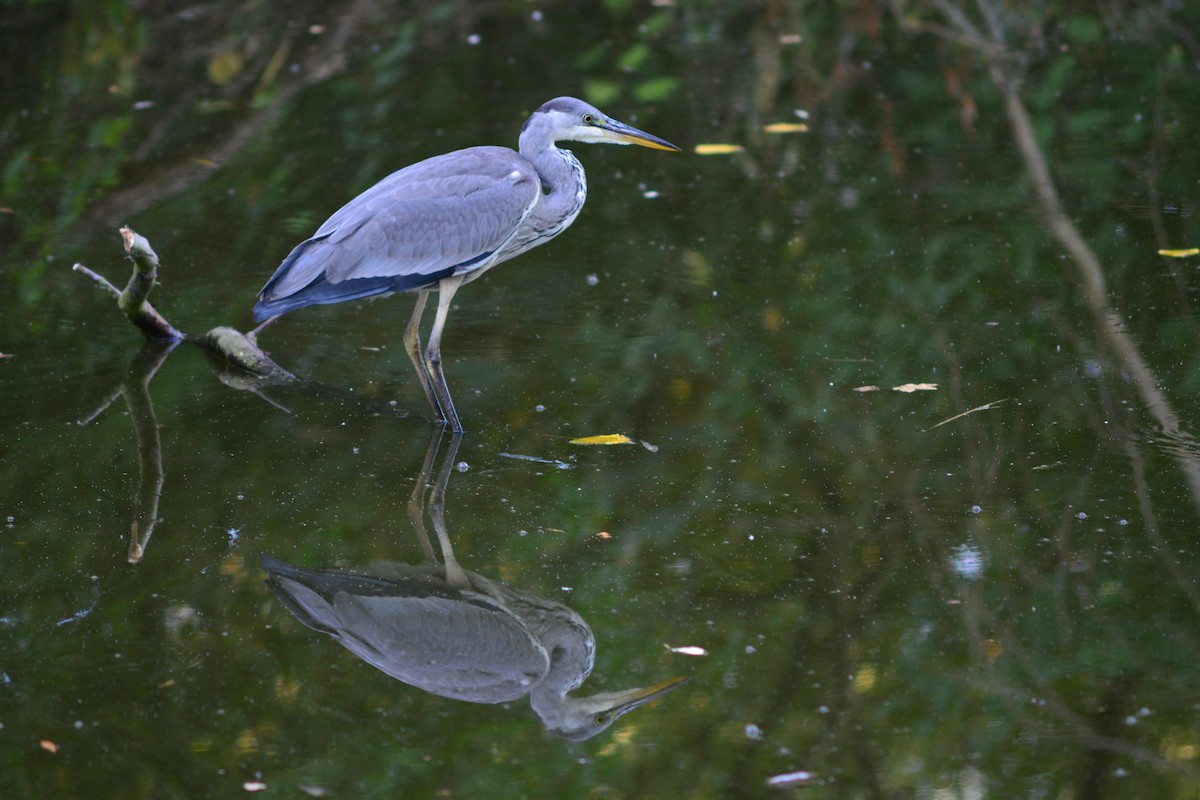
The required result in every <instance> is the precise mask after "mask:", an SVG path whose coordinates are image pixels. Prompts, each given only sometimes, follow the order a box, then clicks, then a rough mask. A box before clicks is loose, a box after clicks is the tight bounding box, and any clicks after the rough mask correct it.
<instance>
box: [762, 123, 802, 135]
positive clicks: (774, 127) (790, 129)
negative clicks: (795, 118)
mask: <svg viewBox="0 0 1200 800" xmlns="http://www.w3.org/2000/svg"><path fill="white" fill-rule="evenodd" d="M763 130H764V131H766V132H767V133H804V132H805V131H807V130H808V126H807V125H805V124H804V123H803V122H772V123H771V124H770V125H766V126H764V127H763Z"/></svg>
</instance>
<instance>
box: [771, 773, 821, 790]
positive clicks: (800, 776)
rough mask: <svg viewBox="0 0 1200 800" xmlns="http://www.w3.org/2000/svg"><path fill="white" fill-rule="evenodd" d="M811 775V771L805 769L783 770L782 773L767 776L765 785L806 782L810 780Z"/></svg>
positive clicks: (784, 785)
mask: <svg viewBox="0 0 1200 800" xmlns="http://www.w3.org/2000/svg"><path fill="white" fill-rule="evenodd" d="M812 777H813V776H812V773H811V772H808V771H807V770H799V771H797V772H785V773H784V774H782V775H772V776H771V777H770V778H767V786H774V787H776V788H784V787H787V786H796V785H797V784H801V783H808V782H809V781H811V780H812Z"/></svg>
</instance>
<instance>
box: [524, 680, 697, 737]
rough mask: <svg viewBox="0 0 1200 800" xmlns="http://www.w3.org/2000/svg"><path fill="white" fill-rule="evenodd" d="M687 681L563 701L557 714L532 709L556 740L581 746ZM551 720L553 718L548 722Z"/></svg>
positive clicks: (535, 708) (566, 698)
mask: <svg viewBox="0 0 1200 800" xmlns="http://www.w3.org/2000/svg"><path fill="white" fill-rule="evenodd" d="M686 680H687V678H672V679H671V680H669V681H663V682H662V683H657V684H655V685H654V686H651V687H649V688H647V689H626V690H625V691H623V692H604V693H602V694H594V695H592V696H591V697H569V696H568V697H564V698H563V699H562V707H561V708H559V709H556V711H557V713H555V714H553V715H551V714H545V713H544V711H543V710H542V709H539V708H538V706H537V705H536V704H535V705H534V710H535V711H537V712H538V715H539V716H541V717H542V723H543V724H544V725H545V726H546V727H547V728H548V729H549V730H550V732H551V733H553V734H554V735H556V736H561V737H562V738H564V739H570V740H571V741H573V742H582V741H583V740H584V739H590V738H592V737H593V736H595V735H596V734H598V733H601V732H602V731H605V730H607V729H608V727H609V726H610V725H612V724H613V723H614V722H616V721H617V719H618V718H620V717H621V716H623V715H625V714H628V713H629V712H630V711H633V710H634V709H635V708H637V707H638V706H640V705H644V704H646V703H649V702H650V701H651V700H655V699H657V698H659V697H662V696H663V695H664V694H666V693H667V692H669V691H671V690H672V689H674V688H675V687H676V686H678V685H679V684H681V683H683V682H684V681H686ZM551 716H553V717H554V718H552V719H551V718H549V717H551Z"/></svg>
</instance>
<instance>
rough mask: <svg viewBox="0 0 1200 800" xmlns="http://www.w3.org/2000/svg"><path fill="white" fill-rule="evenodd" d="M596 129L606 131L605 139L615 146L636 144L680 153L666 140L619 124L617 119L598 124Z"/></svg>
mask: <svg viewBox="0 0 1200 800" xmlns="http://www.w3.org/2000/svg"><path fill="white" fill-rule="evenodd" d="M596 127H597V128H598V129H599V130H601V131H604V138H605V139H607V140H608V141H610V142H612V143H614V144H636V145H640V146H642V147H649V148H650V149H652V150H668V151H670V152H672V153H678V152H679V148H678V147H676V146H675V145H673V144H671V143H670V142H668V141H667V140H666V139H660V138H658V137H657V136H655V135H653V134H650V133H646V132H645V131H640V130H638V129H637V128H635V127H633V126H632V125H626V124H625V123H624V122H617V121H616V120H615V119H605V120H603V121H601V122H599V123H597V125H596Z"/></svg>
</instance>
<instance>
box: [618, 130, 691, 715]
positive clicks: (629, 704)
mask: <svg viewBox="0 0 1200 800" xmlns="http://www.w3.org/2000/svg"><path fill="white" fill-rule="evenodd" d="M661 149H663V150H665V149H666V148H661ZM686 680H687V678H671V679H670V680H669V681H663V682H662V683H656V684H654V685H653V686H651V687H649V688H647V689H630V690H628V691H625V692H617V693H616V695H615V696H614V697H613V698H612V704H611V705H610V706H609V711H610V712H612V714H613V717H614V718H616V717H619V716H621V715H622V714H625V713H628V712H630V711H633V710H634V709H635V708H637V707H638V706H640V705H645V704H646V703H649V702H650V701H651V700H657V699H658V698H660V697H662V696H663V695H664V694H666V693H667V692H669V691H671V690H672V689H674V688H675V687H676V686H678V685H679V684H681V683H683V682H684V681H686Z"/></svg>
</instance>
